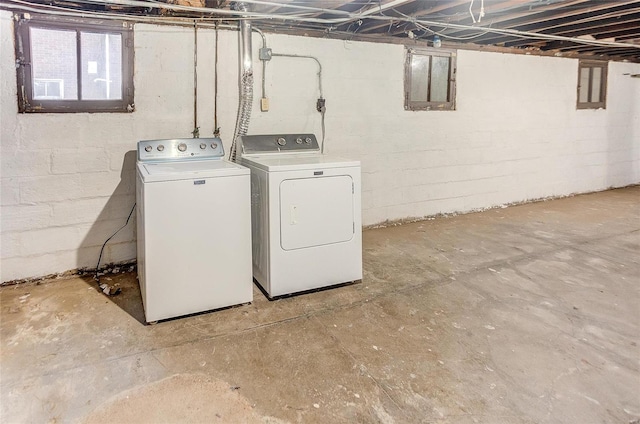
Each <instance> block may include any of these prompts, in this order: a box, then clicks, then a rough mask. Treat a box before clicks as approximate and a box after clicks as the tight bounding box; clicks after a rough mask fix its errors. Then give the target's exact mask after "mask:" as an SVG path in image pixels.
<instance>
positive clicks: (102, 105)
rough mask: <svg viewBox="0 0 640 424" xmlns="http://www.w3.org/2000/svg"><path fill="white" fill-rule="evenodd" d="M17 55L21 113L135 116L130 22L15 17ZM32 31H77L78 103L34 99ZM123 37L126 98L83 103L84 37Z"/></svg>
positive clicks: (30, 15)
mask: <svg viewBox="0 0 640 424" xmlns="http://www.w3.org/2000/svg"><path fill="white" fill-rule="evenodd" d="M15 16H16V17H15V20H14V21H15V40H16V41H15V54H16V70H17V83H18V111H19V112H20V113H83V112H88V113H95V112H124V113H128V112H133V111H134V110H135V106H134V101H133V95H134V87H133V66H134V55H133V24H132V23H130V22H126V21H115V20H103V19H88V18H69V17H60V16H50V15H34V14H29V13H24V14H16V15H15ZM31 28H42V29H48V30H63V31H75V33H76V59H77V70H78V71H77V84H78V97H79V98H78V99H77V100H62V99H34V91H35V90H34V78H33V68H32V64H31V31H30V29H31ZM81 32H84V33H94V34H119V35H120V36H121V37H122V87H121V89H122V96H121V97H122V98H121V99H114V100H83V99H82V69H81V67H82V60H81V54H82V52H81V42H80V33H81Z"/></svg>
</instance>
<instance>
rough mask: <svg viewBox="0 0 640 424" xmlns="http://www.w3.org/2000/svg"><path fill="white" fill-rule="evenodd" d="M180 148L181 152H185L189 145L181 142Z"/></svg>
mask: <svg viewBox="0 0 640 424" xmlns="http://www.w3.org/2000/svg"><path fill="white" fill-rule="evenodd" d="M178 150H180V151H181V152H184V151H186V150H187V145H186V144H184V143H180V144H178Z"/></svg>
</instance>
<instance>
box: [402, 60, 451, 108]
mask: <svg viewBox="0 0 640 424" xmlns="http://www.w3.org/2000/svg"><path fill="white" fill-rule="evenodd" d="M455 76H456V53H455V51H450V50H444V49H437V50H436V49H433V50H422V49H413V48H407V56H406V60H405V66H404V108H405V110H455V93H456V78H455Z"/></svg>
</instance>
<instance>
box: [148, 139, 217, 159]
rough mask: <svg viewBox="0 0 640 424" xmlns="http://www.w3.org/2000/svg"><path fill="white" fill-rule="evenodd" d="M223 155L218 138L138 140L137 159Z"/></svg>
mask: <svg viewBox="0 0 640 424" xmlns="http://www.w3.org/2000/svg"><path fill="white" fill-rule="evenodd" d="M223 157H224V147H222V140H220V139H219V138H217V137H216V138H169V139H165V140H142V141H139V142H138V160H139V161H170V160H188V159H215V158H223Z"/></svg>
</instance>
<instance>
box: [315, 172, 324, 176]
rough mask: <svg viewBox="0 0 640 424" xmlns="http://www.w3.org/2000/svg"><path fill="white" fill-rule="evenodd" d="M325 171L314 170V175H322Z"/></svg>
mask: <svg viewBox="0 0 640 424" xmlns="http://www.w3.org/2000/svg"><path fill="white" fill-rule="evenodd" d="M322 174H324V171H313V175H322Z"/></svg>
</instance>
